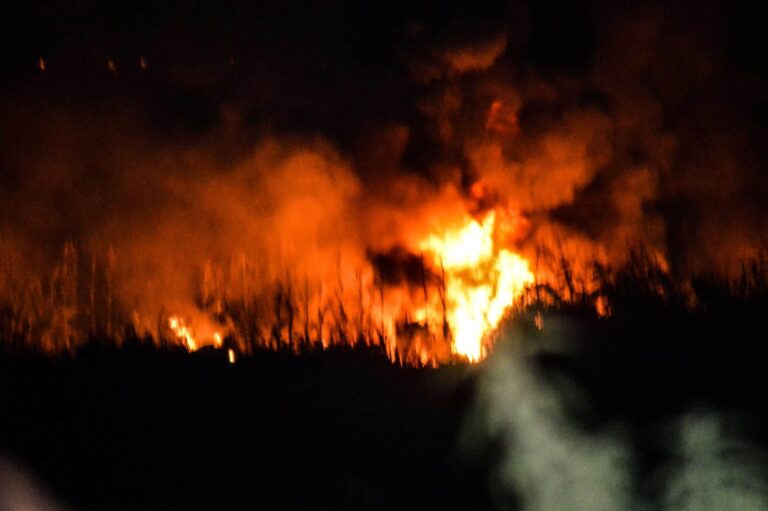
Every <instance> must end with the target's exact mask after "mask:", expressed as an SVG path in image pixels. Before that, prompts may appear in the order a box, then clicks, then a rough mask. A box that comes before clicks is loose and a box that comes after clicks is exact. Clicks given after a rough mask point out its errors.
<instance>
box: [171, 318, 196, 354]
mask: <svg viewBox="0 0 768 511" xmlns="http://www.w3.org/2000/svg"><path fill="white" fill-rule="evenodd" d="M168 326H169V327H170V328H171V330H172V331H173V333H174V334H176V337H178V338H179V340H181V342H182V344H183V345H184V347H186V348H187V349H188V350H189V351H195V350H197V341H196V340H195V336H194V335H193V334H192V329H191V328H190V327H189V326H187V324H186V322H185V321H184V320H183V319H182V318H180V317H178V316H171V317H170V318H168Z"/></svg>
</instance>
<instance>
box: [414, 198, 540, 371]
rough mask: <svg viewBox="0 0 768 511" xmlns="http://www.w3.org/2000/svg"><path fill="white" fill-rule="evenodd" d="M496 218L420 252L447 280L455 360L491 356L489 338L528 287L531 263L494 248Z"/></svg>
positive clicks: (433, 239) (425, 244) (473, 223)
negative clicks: (485, 340) (429, 258)
mask: <svg viewBox="0 0 768 511" xmlns="http://www.w3.org/2000/svg"><path fill="white" fill-rule="evenodd" d="M495 228H496V214H495V212H491V213H489V214H488V215H487V216H486V217H485V219H484V220H483V221H482V223H481V222H479V221H477V220H475V219H471V220H470V221H469V222H468V223H467V224H466V225H465V226H463V227H462V228H461V229H459V230H458V231H446V232H444V233H442V234H441V235H436V234H433V235H431V236H429V237H428V238H426V239H425V240H424V241H422V242H421V243H420V245H419V248H420V249H421V250H423V251H424V252H425V253H427V254H429V256H430V257H431V258H432V262H433V264H434V265H435V267H437V268H441V267H442V269H443V271H444V274H445V280H444V286H445V302H446V304H445V308H446V311H445V314H446V320H447V321H448V323H449V325H450V328H451V331H452V333H453V342H452V345H451V350H452V352H453V353H454V354H457V355H460V356H463V357H466V358H467V359H469V360H470V361H472V362H476V361H478V360H480V359H481V358H483V357H484V356H485V355H486V350H485V348H484V346H483V340H484V339H485V337H486V336H487V335H488V333H490V332H491V331H493V329H494V328H496V326H497V325H498V323H499V321H501V319H502V317H503V316H504V312H505V311H506V310H507V308H508V307H509V306H511V305H512V304H513V302H514V300H515V298H516V297H517V296H519V295H520V293H521V292H522V291H523V289H524V288H525V286H526V285H527V284H530V283H531V282H533V274H532V273H531V272H530V270H529V269H528V262H527V261H526V260H525V259H523V258H522V257H520V256H519V255H517V254H515V253H513V252H510V251H509V250H507V249H504V248H497V247H495V246H494V230H495Z"/></svg>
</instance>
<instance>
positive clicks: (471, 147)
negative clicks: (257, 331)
mask: <svg viewBox="0 0 768 511" xmlns="http://www.w3.org/2000/svg"><path fill="white" fill-rule="evenodd" d="M10 9H11V10H12V12H13V13H14V16H9V17H7V20H6V23H5V26H4V27H3V33H4V35H5V37H6V38H7V41H6V43H4V44H3V45H2V47H3V50H2V51H3V54H2V57H3V62H4V70H3V72H4V75H5V76H4V78H5V79H4V81H3V83H2V85H0V110H1V111H2V116H1V118H0V144H2V146H1V151H0V169H2V174H1V177H0V212H1V216H0V226H2V230H0V238H1V239H2V241H3V243H4V246H6V247H9V248H7V254H8V255H7V257H8V258H10V259H13V260H14V261H17V263H7V266H9V267H13V268H14V271H16V272H17V273H18V272H19V269H20V268H23V267H25V266H28V267H29V270H30V272H32V273H35V272H38V273H39V272H40V271H42V270H41V268H49V267H50V266H51V264H55V261H57V260H58V259H60V257H61V256H60V254H61V250H62V246H63V244H64V243H65V242H66V241H68V240H74V241H75V243H76V244H78V246H79V247H80V248H81V250H83V251H85V252H91V253H93V254H98V255H97V256H95V257H97V258H100V260H101V261H102V262H103V261H106V260H107V259H108V258H109V257H108V256H107V255H106V254H108V252H109V247H112V250H113V252H114V254H115V258H116V260H117V261H118V262H121V261H122V264H123V268H124V269H123V270H121V271H122V274H121V277H120V279H121V282H122V284H121V288H122V289H123V290H124V296H123V300H124V301H125V302H126V303H127V304H130V305H126V307H127V308H129V309H130V308H132V307H134V306H135V303H137V302H142V301H148V300H149V298H148V297H152V299H151V300H149V301H158V302H165V301H166V300H170V301H171V302H174V301H176V302H178V301H185V302H189V303H191V302H192V295H193V292H192V288H194V287H195V286H196V285H197V284H196V282H195V275H197V274H198V273H199V272H200V269H201V268H204V267H205V266H206V264H207V262H209V261H212V260H213V261H226V260H231V259H233V258H234V259H236V258H237V257H238V254H248V256H249V258H251V260H252V263H251V264H252V265H253V266H254V267H258V268H260V270H259V271H260V272H263V273H264V278H257V279H256V281H257V282H259V283H260V285H264V286H268V284H269V283H270V282H272V281H273V280H274V279H277V278H280V276H281V275H286V273H288V272H290V273H291V274H292V275H294V276H295V275H297V274H303V275H305V277H306V279H310V277H311V279H312V280H316V281H322V279H323V278H324V277H326V275H323V274H325V273H328V272H329V271H330V270H322V271H320V270H318V268H331V269H333V268H336V267H337V266H339V264H340V261H342V260H343V261H344V264H345V265H346V266H348V267H349V268H351V270H350V271H351V272H352V273H355V272H358V273H362V272H364V267H365V266H366V265H367V264H368V260H367V258H366V254H368V253H386V252H387V251H388V250H391V249H392V247H395V246H400V245H408V243H409V242H411V241H412V240H413V239H414V236H416V235H417V234H422V235H423V231H424V229H428V228H429V226H430V225H431V222H432V221H433V220H434V219H435V218H438V217H454V216H456V217H458V216H459V215H460V214H461V213H463V212H464V211H470V212H474V213H476V212H479V211H481V210H482V209H484V208H487V207H492V206H494V205H498V204H502V205H505V206H509V207H510V208H512V209H513V210H517V211H520V212H521V213H522V214H523V216H524V217H525V218H526V219H527V224H526V225H527V227H526V229H524V230H523V231H522V232H521V233H520V234H519V235H518V236H517V237H515V238H514V239H512V240H510V244H512V245H514V248H515V249H516V250H518V251H520V252H522V253H523V254H524V255H526V256H528V257H529V258H531V259H533V258H534V257H535V255H536V254H537V253H539V249H540V247H542V246H543V247H549V249H550V251H551V252H552V251H555V250H562V251H564V252H565V253H566V254H567V255H568V256H569V257H570V258H571V259H572V260H573V261H574V267H575V268H577V269H578V268H580V267H581V268H587V266H588V262H589V261H591V260H593V259H598V260H600V261H603V262H608V263H617V262H618V261H620V260H621V258H622V257H624V256H625V255H626V251H627V247H628V246H630V245H631V244H632V243H636V242H640V243H644V244H646V245H647V246H648V247H650V249H651V251H652V252H653V253H654V254H655V255H657V256H658V257H659V258H660V259H663V260H665V261H666V262H667V263H668V265H669V267H670V269H671V270H673V271H676V272H679V273H680V274H681V275H685V274H686V273H687V272H688V271H691V270H696V271H700V270H710V269H718V270H726V271H730V270H733V269H734V268H737V267H738V263H739V261H740V260H741V259H742V258H744V257H746V256H749V255H752V254H754V252H755V250H757V249H758V248H760V247H762V246H764V244H765V239H764V237H765V235H764V220H763V219H764V218H765V213H766V211H765V207H766V206H765V201H764V198H765V196H766V195H765V192H766V191H767V190H766V185H767V184H768V182H767V181H766V172H765V171H764V164H765V156H766V155H765V153H764V149H762V148H763V147H765V146H766V145H765V143H764V142H765V135H766V132H765V129H764V128H763V125H764V121H765V112H766V109H765V105H766V95H765V88H764V77H765V70H766V68H765V61H764V58H763V59H762V60H758V59H757V58H751V57H750V55H751V56H756V53H755V51H756V48H755V47H754V46H753V45H754V43H756V42H757V39H758V36H759V34H760V32H759V30H758V27H757V26H756V23H757V22H756V21H754V20H753V19H752V17H751V16H750V15H749V14H748V13H741V11H739V8H738V7H736V6H731V5H725V3H723V4H719V3H706V4H705V5H701V4H700V3H696V4H695V5H694V4H693V3H687V2H677V3H673V4H671V5H670V4H667V3H655V2H643V3H641V4H636V5H634V6H631V7H616V6H613V5H611V4H610V3H607V2H606V3H599V2H579V3H573V4H568V5H565V4H563V3H560V2H555V3H548V2H545V3H539V2H537V3H535V4H531V5H527V4H525V3H512V4H508V3H506V2H504V3H498V4H494V3H490V4H477V3H472V4H468V5H467V4H464V5H459V4H443V3H441V4H439V5H438V4H432V3H429V2H424V3H417V4H413V5H409V6H407V7H398V6H393V5H387V6H379V7H376V8H373V7H371V8H367V7H364V6H362V5H357V4H353V3H344V2H306V3H302V4H301V5H297V4H284V3H281V2H276V3H266V4H261V5H258V6H257V5H253V4H251V3H246V2H232V3H227V4H226V5H216V6H212V5H205V4H196V5H195V6H187V5H182V4H177V3H173V2H170V3H163V4H155V3H141V2H139V3H134V4H131V6H130V7H127V6H123V5H118V4H117V3H112V4H110V3H106V4H105V3H89V2H84V3H83V2H80V3H76V4H53V3H45V2H43V3H38V4H27V3H25V4H17V5H14V6H11V7H10ZM40 59H43V60H44V63H45V70H44V71H42V70H41V69H39V66H40ZM109 62H111V64H109ZM141 62H143V63H144V68H142V66H141ZM476 182H480V183H482V185H483V189H484V193H483V194H482V197H477V196H473V195H472V193H471V190H472V185H473V184H475V183H476ZM438 212H439V215H438ZM370 251H373V252H370ZM545 252H546V251H545ZM14 254H16V255H14ZM82 259H83V257H81V260H82ZM52 261H53V262H52ZM104 264H107V263H104ZM542 264H544V263H542ZM222 266H227V265H226V264H225V263H222ZM230 266H232V265H230ZM232 267H234V266H232ZM243 271H244V270H243ZM334 271H335V270H334ZM585 271H586V270H585ZM230 273H231V272H230ZM542 275H546V271H543V273H542ZM227 279H229V280H230V281H232V282H234V281H235V280H236V279H235V277H234V276H233V275H229V276H228V277H227V278H224V277H223V276H222V278H221V280H227ZM350 279H352V280H354V277H350ZM269 285H271V284H269ZM152 308H154V306H153V307H152Z"/></svg>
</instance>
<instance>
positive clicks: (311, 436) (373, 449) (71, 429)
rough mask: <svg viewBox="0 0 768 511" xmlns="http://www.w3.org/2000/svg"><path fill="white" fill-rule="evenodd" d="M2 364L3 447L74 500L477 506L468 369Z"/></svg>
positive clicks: (126, 359) (190, 359)
mask: <svg viewBox="0 0 768 511" xmlns="http://www.w3.org/2000/svg"><path fill="white" fill-rule="evenodd" d="M0 364H1V365H0V413H2V417H3V419H2V420H1V421H0V452H2V453H3V454H4V455H5V456H6V457H10V459H12V460H14V461H15V462H16V463H18V464H21V465H22V466H24V467H26V468H27V469H28V470H29V471H30V472H32V473H33V474H34V476H36V478H37V479H38V480H40V481H43V482H45V483H46V484H45V485H46V486H47V488H48V489H49V490H50V491H51V492H52V493H53V494H54V495H56V496H58V497H60V500H61V501H63V502H64V503H67V504H69V505H71V506H72V507H73V508H75V509H246V508H248V509H256V508H259V507H261V506H262V505H265V504H266V503H279V505H278V507H279V508H286V507H287V508H300V509H321V508H330V509H339V508H342V509H362V508H365V509H370V508H376V507H379V508H383V509H391V508H393V507H398V506H400V505H401V504H402V503H404V502H407V503H408V505H409V506H410V505H414V506H420V507H426V508H429V507H432V506H435V505H441V506H443V507H465V506H469V505H470V502H471V504H472V505H475V504H478V505H482V502H478V501H477V499H478V496H479V495H481V493H480V492H479V491H478V488H477V487H475V483H476V482H475V481H472V480H468V479H467V478H465V477H464V475H463V474H462V473H461V470H460V466H459V465H458V463H457V461H456V460H455V459H454V458H455V452H454V444H455V440H456V433H457V428H458V423H459V420H460V414H461V411H462V407H463V405H464V404H465V401H466V400H467V399H468V398H469V396H468V392H467V385H468V383H469V382H468V379H469V378H470V377H471V376H470V375H471V372H472V369H471V368H469V367H466V366H463V367H461V366H457V367H449V368H444V369H441V370H439V371H435V370H417V369H412V368H400V367H395V366H392V365H390V364H389V362H388V361H386V360H385V359H382V358H380V357H378V356H375V355H373V354H370V353H360V352H339V353H316V354H310V355H304V356H301V357H296V356H292V355H289V354H280V353H268V352H264V353H258V354H257V355H256V356H254V357H252V358H250V359H242V360H239V361H238V362H237V363H236V364H234V365H230V364H228V363H227V360H226V355H225V354H224V353H220V352H219V353H216V352H210V353H195V354H193V355H187V354H185V353H176V354H172V353H161V352H157V351H154V350H153V349H134V350H119V351H116V350H104V349H101V350H95V349H94V350H90V351H87V352H83V353H80V354H79V355H78V356H77V358H75V359H72V360H46V359H40V358H26V359H19V358H14V359H3V360H2V362H1V363H0ZM461 503H463V504H461ZM267 507H272V505H269V506H267Z"/></svg>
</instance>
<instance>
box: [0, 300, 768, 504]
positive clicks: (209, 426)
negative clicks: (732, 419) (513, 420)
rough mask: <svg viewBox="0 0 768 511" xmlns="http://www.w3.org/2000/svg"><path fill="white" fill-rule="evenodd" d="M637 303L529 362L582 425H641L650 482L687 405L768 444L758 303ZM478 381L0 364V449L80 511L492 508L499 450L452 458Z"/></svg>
mask: <svg viewBox="0 0 768 511" xmlns="http://www.w3.org/2000/svg"><path fill="white" fill-rule="evenodd" d="M635 305H636V306H635V307H634V308H633V309H631V310H626V311H622V310H617V311H616V312H615V314H614V317H612V318H611V319H608V320H597V319H595V318H594V317H592V318H591V319H589V318H587V317H586V316H583V315H580V314H579V313H578V311H577V312H576V313H572V314H571V315H570V317H569V319H568V321H569V322H570V324H572V325H573V328H572V329H571V328H570V327H569V328H568V329H566V332H572V334H571V333H569V334H568V335H569V337H572V339H569V340H568V342H569V343H571V346H572V347H574V349H568V350H566V352H568V353H569V354H568V355H564V354H562V353H561V354H557V353H553V352H550V353H541V354H539V355H537V356H536V357H534V358H533V359H532V360H533V362H532V363H534V364H536V365H537V366H538V367H539V368H542V369H545V371H547V372H550V373H552V374H554V373H559V374H561V375H565V376H567V377H568V378H570V379H571V380H570V381H572V382H574V384H576V382H578V385H579V386H580V387H581V388H583V389H584V390H585V391H586V393H587V395H588V396H589V397H590V400H591V403H592V406H593V413H592V414H591V415H590V416H589V417H587V418H586V421H585V423H592V424H596V423H607V422H609V421H621V422H622V423H623V424H631V425H632V428H631V429H629V431H630V433H631V435H634V437H633V442H634V449H635V452H637V453H639V454H640V456H641V458H642V457H645V459H644V461H643V463H645V469H647V470H648V473H652V472H653V470H654V467H655V466H657V465H659V464H660V463H662V462H663V459H662V458H663V457H664V456H665V454H664V453H661V452H654V450H653V449H654V446H655V445H656V446H658V444H657V443H655V442H656V440H655V439H654V438H652V437H651V436H649V435H650V433H649V432H651V431H654V432H656V433H657V432H658V430H656V429H654V428H653V427H646V426H647V425H653V424H659V423H661V422H663V419H664V418H665V417H676V416H679V415H680V414H681V413H682V412H685V411H686V410H690V409H692V407H697V406H705V407H708V408H710V409H714V410H719V411H736V412H739V413H748V414H749V416H750V417H751V418H752V420H753V422H751V423H750V424H751V435H752V438H751V441H752V442H755V445H762V446H766V445H768V440H767V439H766V436H768V435H766V431H768V429H766V428H765V425H766V424H768V421H766V417H768V414H767V413H766V409H767V407H766V400H765V388H766V386H765V382H766V378H765V370H764V366H765V358H764V356H763V354H762V352H763V350H762V344H763V343H764V342H765V340H766V338H768V337H766V325H765V322H764V321H763V313H762V310H763V307H762V305H759V306H757V305H754V304H752V305H750V304H749V303H745V304H738V303H735V302H734V303H733V304H731V305H732V306H731V305H729V306H728V307H722V308H719V309H716V308H710V309H709V311H708V312H706V313H703V312H694V313H691V312H684V311H680V310H678V309H674V308H656V309H654V308H653V306H652V305H648V304H645V305H643V304H635ZM547 321H549V320H548V319H545V328H544V330H543V332H545V333H546V332H547V331H548V330H547V326H546V325H548V324H550V323H547ZM521 322H522V326H519V327H514V328H517V330H514V329H513V330H512V331H513V332H517V333H518V334H519V333H520V332H525V331H527V332H528V333H529V334H530V335H529V342H532V343H534V344H535V343H536V342H537V337H536V336H537V335H544V334H537V333H536V330H535V329H534V328H533V327H532V325H531V324H526V323H525V320H521ZM526 329H528V330H526ZM526 335H527V334H526ZM511 337H512V338H513V339H514V335H512V336H511ZM483 369H484V364H480V365H478V366H469V365H462V364H457V365H452V366H444V367H441V368H439V369H429V368H425V369H417V368H407V367H405V368H404V367H398V366H395V365H392V364H390V363H389V362H388V361H387V360H386V359H385V358H383V356H381V355H380V354H376V353H373V352H366V351H360V350H357V351H350V350H346V351H327V352H314V353H308V354H304V355H302V356H295V355H292V354H289V353H274V352H259V353H257V354H255V355H254V356H252V357H249V358H246V357H241V358H240V359H239V360H238V361H237V363H236V364H234V365H230V364H228V363H227V361H226V356H225V353H224V352H216V351H205V350H201V351H200V352H197V353H194V354H191V355H190V354H186V353H182V352H175V353H173V352H167V351H158V350H157V349H155V348H153V347H148V346H138V345H137V346H134V347H131V348H121V349H116V348H104V347H90V348H87V349H84V350H82V351H81V352H80V353H79V354H78V355H77V356H76V357H74V358H59V359H50V358H43V357H39V356H31V355H24V356H21V355H18V354H16V355H13V354H5V355H0V410H2V416H3V419H2V421H0V453H2V454H3V455H4V456H6V457H7V458H9V459H11V460H13V461H15V462H16V463H18V464H20V465H22V466H23V467H25V468H27V469H28V470H29V471H30V472H31V473H32V474H33V476H34V477H35V478H37V479H39V480H40V481H41V482H42V483H43V485H44V487H45V488H47V489H49V490H50V491H51V493H52V494H53V495H55V496H56V497H57V498H58V499H59V500H60V501H62V502H63V503H65V504H68V505H70V506H72V508H74V509H79V510H90V509H110V510H112V509H252V508H259V507H261V506H263V505H265V504H266V503H269V502H278V503H280V504H279V507H280V508H300V509H377V508H378V509H397V508H422V509H486V508H490V507H491V497H490V496H489V493H490V492H489V491H488V470H490V468H489V467H490V466H491V465H492V464H493V449H494V447H493V445H490V446H486V449H489V450H487V451H485V452H484V453H481V454H480V456H475V462H474V463H473V462H470V461H468V460H467V459H466V457H464V456H462V455H461V452H460V449H459V445H460V438H461V435H460V430H461V426H462V423H463V419H464V418H465V417H466V416H467V414H468V412H469V410H470V409H471V406H472V404H473V401H474V398H475V397H476V391H477V388H478V387H477V385H478V381H479V380H478V378H479V377H480V375H481V374H482V371H483ZM477 459H479V460H480V463H479V464H478V463H477V462H476V461H477ZM639 470H641V471H642V470H644V469H643V468H642V464H641V467H640V469H639ZM641 476H642V474H641ZM267 507H270V506H267Z"/></svg>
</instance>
